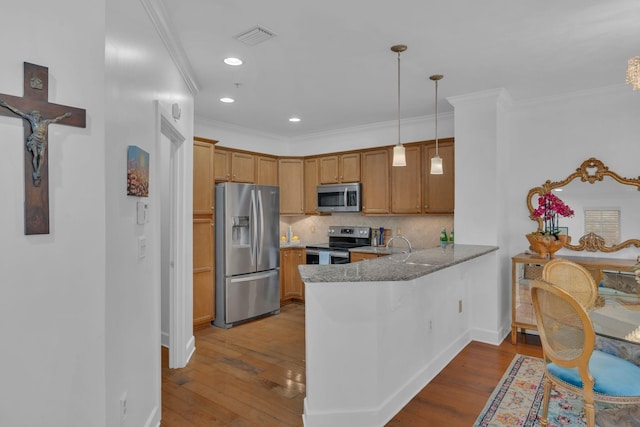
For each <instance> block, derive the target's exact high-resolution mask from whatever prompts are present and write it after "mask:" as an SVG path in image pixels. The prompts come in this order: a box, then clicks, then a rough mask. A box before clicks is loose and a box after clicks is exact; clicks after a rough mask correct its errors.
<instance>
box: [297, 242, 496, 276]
mask: <svg viewBox="0 0 640 427" xmlns="http://www.w3.org/2000/svg"><path fill="white" fill-rule="evenodd" d="M359 249H361V248H359ZM377 249H378V251H380V250H384V249H385V248H377ZM398 249H399V248H397V249H396V250H398ZM496 250H498V247H497V246H484V245H461V244H457V243H456V244H455V245H453V244H450V245H447V246H446V247H445V248H442V247H440V246H438V247H435V248H430V249H422V250H416V251H413V252H411V253H395V254H393V255H390V256H385V257H380V258H375V259H369V260H364V261H360V262H355V263H351V264H330V265H310V264H309V265H300V266H299V267H298V269H299V271H300V276H301V277H302V281H303V282H307V283H331V282H389V281H391V282H394V281H405V280H412V279H416V278H418V277H422V276H426V275H427V274H430V273H433V272H434V271H438V270H442V269H443V268H447V267H451V266H452V265H456V264H460V263H462V262H465V261H468V260H470V259H473V258H477V257H479V256H481V255H485V254H487V253H490V252H493V251H496ZM378 253H381V252H378Z"/></svg>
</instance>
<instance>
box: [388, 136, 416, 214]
mask: <svg viewBox="0 0 640 427" xmlns="http://www.w3.org/2000/svg"><path fill="white" fill-rule="evenodd" d="M421 149H422V147H420V146H412V147H406V148H405V157H406V159H407V165H406V166H403V167H393V166H391V213H397V214H419V213H420V212H421V206H420V205H421V193H422V179H421V167H420V166H421V161H420V157H421V156H420V154H421Z"/></svg>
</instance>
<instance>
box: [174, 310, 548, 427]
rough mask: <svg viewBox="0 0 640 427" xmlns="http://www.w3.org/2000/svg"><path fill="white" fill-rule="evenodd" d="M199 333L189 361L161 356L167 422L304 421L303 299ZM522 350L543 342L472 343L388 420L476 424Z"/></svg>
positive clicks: (239, 425) (400, 426)
mask: <svg viewBox="0 0 640 427" xmlns="http://www.w3.org/2000/svg"><path fill="white" fill-rule="evenodd" d="M195 337H196V352H195V354H194V355H193V357H192V358H191V361H190V362H189V365H188V366H187V367H185V368H183V369H169V368H168V367H167V362H166V354H164V355H163V369H162V424H161V425H162V427H200V426H202V427H205V426H206V427H216V426H231V427H249V426H251V427H255V426H274V427H276V426H277V427H288V426H291V427H300V426H302V418H301V416H302V410H303V400H304V396H305V392H306V388H305V347H304V344H305V341H304V305H301V304H289V305H286V306H284V307H282V308H281V312H280V314H278V315H275V316H269V317H266V318H263V319H259V320H257V321H254V322H248V323H246V324H243V325H238V326H235V327H233V328H231V329H220V328H214V327H211V328H205V329H202V330H199V331H196V332H195ZM525 340H526V341H525ZM516 353H519V354H526V355H529V356H535V357H541V356H542V348H541V347H540V342H539V340H538V339H537V337H535V336H531V335H522V334H521V335H520V336H519V342H518V344H517V345H512V344H511V341H510V337H507V339H506V340H505V341H504V342H503V343H502V344H501V345H500V346H494V345H489V344H483V343H478V342H472V343H471V344H469V345H468V346H467V347H465V349H463V350H462V352H460V354H459V355H458V356H456V358H455V359H454V360H452V361H451V363H449V365H447V366H446V367H445V369H444V370H443V371H442V372H441V373H440V374H438V375H437V376H436V377H435V378H434V379H433V381H431V383H429V384H428V385H427V386H426V387H425V388H424V389H423V390H422V391H420V393H418V395H416V396H415V397H414V398H413V399H412V400H411V401H410V402H409V403H407V405H406V406H405V407H404V408H403V409H402V410H401V411H400V412H399V413H398V414H396V416H395V417H394V418H393V419H392V420H390V421H389V423H388V424H387V426H388V427H431V426H434V427H442V426H447V427H457V426H461V427H463V426H464V427H467V426H470V425H472V424H473V422H474V421H475V419H476V418H477V416H478V414H479V413H480V411H481V410H482V408H483V407H484V405H485V403H486V401H487V399H488V398H489V396H490V395H491V393H492V392H493V389H494V388H495V386H496V385H497V384H498V382H499V381H500V379H501V378H502V375H503V374H504V372H505V370H506V369H507V367H508V366H509V364H510V363H511V361H512V360H513V357H514V355H515V354H516ZM336 427H341V426H336Z"/></svg>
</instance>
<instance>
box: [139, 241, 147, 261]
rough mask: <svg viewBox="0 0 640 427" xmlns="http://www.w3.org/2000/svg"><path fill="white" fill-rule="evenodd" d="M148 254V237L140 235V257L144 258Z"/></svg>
mask: <svg viewBox="0 0 640 427" xmlns="http://www.w3.org/2000/svg"><path fill="white" fill-rule="evenodd" d="M146 256H147V237H146V236H140V237H138V258H144V257H146Z"/></svg>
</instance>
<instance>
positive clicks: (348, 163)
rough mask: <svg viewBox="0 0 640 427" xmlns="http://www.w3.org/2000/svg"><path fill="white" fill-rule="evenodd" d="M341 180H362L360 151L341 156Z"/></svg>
mask: <svg viewBox="0 0 640 427" xmlns="http://www.w3.org/2000/svg"><path fill="white" fill-rule="evenodd" d="M340 182H360V153H350V154H343V155H341V156H340Z"/></svg>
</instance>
